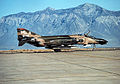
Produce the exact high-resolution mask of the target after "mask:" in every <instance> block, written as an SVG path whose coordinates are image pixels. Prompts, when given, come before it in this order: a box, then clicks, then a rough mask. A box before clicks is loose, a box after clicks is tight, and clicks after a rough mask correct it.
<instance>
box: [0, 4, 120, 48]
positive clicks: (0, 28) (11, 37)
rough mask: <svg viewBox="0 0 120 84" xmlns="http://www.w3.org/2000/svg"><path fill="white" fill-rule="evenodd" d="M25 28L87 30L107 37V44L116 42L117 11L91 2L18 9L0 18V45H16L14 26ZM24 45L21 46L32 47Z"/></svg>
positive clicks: (57, 32)
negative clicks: (30, 10) (66, 5)
mask: <svg viewBox="0 0 120 84" xmlns="http://www.w3.org/2000/svg"><path fill="white" fill-rule="evenodd" d="M18 27H19V28H26V29H28V30H30V31H33V32H35V33H37V34H40V35H63V34H68V35H69V34H78V33H82V34H83V33H85V32H87V31H88V30H90V31H91V35H94V36H95V37H99V38H104V39H107V40H108V41H109V43H108V45H107V46H109V47H114V46H120V38H118V37H119V36H120V11H109V10H106V9H104V8H101V7H99V6H97V5H94V4H89V3H86V4H83V5H79V6H77V7H74V8H69V9H60V10H55V9H53V8H50V7H48V8H46V9H45V10H41V11H37V12H33V13H24V12H21V13H18V14H12V15H8V16H4V17H2V18H1V19H0V48H1V49H4V48H5V49H11V48H13V49H17V48H18V46H17V43H18V41H17V32H16V29H17V28H18ZM28 46H29V45H25V46H23V47H21V48H35V47H33V46H29V47H28Z"/></svg>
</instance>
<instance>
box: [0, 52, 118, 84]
mask: <svg viewBox="0 0 120 84" xmlns="http://www.w3.org/2000/svg"><path fill="white" fill-rule="evenodd" d="M0 84H120V50H111V51H75V52H57V53H56V52H50V53H15V54H0Z"/></svg>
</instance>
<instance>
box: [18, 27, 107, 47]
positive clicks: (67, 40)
mask: <svg viewBox="0 0 120 84" xmlns="http://www.w3.org/2000/svg"><path fill="white" fill-rule="evenodd" d="M88 33H89V32H88ZM88 33H87V34H84V35H80V34H77V35H56V36H40V35H38V34H35V33H33V32H30V31H28V30H27V29H24V28H18V29H17V34H18V41H19V46H22V45H23V44H25V43H29V44H31V45H34V46H37V47H45V48H49V49H55V48H56V49H58V48H59V49H61V48H66V47H67V48H71V47H72V46H73V45H74V44H78V45H84V46H85V45H88V44H94V45H95V44H101V45H103V44H106V43H107V42H108V41H106V40H104V39H100V38H95V37H93V36H88Z"/></svg>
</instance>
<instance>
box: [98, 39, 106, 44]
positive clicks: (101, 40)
mask: <svg viewBox="0 0 120 84" xmlns="http://www.w3.org/2000/svg"><path fill="white" fill-rule="evenodd" d="M97 42H98V43H99V44H101V45H104V44H107V42H108V41H107V40H104V39H98V40H97Z"/></svg>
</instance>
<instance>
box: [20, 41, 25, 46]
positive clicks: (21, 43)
mask: <svg viewBox="0 0 120 84" xmlns="http://www.w3.org/2000/svg"><path fill="white" fill-rule="evenodd" d="M25 43H26V41H19V44H18V46H22V45H24V44H25Z"/></svg>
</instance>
